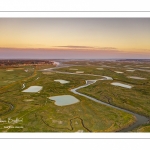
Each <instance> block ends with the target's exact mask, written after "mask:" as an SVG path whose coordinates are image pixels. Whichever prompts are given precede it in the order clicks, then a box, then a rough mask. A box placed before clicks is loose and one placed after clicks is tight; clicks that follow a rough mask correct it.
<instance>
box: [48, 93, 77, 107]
mask: <svg viewBox="0 0 150 150" xmlns="http://www.w3.org/2000/svg"><path fill="white" fill-rule="evenodd" d="M49 99H51V100H54V101H55V105H57V106H66V105H71V104H75V103H78V102H79V100H78V99H77V98H75V97H74V96H71V95H61V96H52V97H49Z"/></svg>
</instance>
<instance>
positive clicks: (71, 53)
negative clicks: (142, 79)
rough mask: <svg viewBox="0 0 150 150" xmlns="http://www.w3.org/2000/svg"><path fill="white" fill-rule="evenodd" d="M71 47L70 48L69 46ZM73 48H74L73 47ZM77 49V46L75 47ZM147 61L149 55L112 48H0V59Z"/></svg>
mask: <svg viewBox="0 0 150 150" xmlns="http://www.w3.org/2000/svg"><path fill="white" fill-rule="evenodd" d="M71 47H72V46H71ZM73 47H74V46H73ZM77 47H79V46H77ZM81 47H83V46H81ZM121 58H125V59H134V58H136V59H144V58H146V59H148V58H150V52H149V53H144V52H143V53H141V52H139V53H137V52H133V51H128V52H127V51H123V50H118V49H117V48H114V47H99V48H97V47H96V48H95V49H92V48H91V49H88V50H87V49H84V48H78V49H74V48H72V49H68V48H67V47H64V48H62V47H57V48H56V47H55V48H38V49H33V48H31V49H30V48H24V49H21V48H20V49H19V48H17V49H16V48H0V59H121Z"/></svg>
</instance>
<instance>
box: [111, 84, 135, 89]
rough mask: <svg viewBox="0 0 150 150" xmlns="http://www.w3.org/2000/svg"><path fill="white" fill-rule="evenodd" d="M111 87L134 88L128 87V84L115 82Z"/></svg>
mask: <svg viewBox="0 0 150 150" xmlns="http://www.w3.org/2000/svg"><path fill="white" fill-rule="evenodd" d="M111 85H115V86H121V87H124V88H128V89H131V88H132V86H131V85H127V84H123V83H119V82H113V83H111Z"/></svg>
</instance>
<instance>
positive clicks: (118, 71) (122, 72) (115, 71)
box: [114, 71, 123, 73]
mask: <svg viewBox="0 0 150 150" xmlns="http://www.w3.org/2000/svg"><path fill="white" fill-rule="evenodd" d="M114 72H116V73H123V72H121V71H114Z"/></svg>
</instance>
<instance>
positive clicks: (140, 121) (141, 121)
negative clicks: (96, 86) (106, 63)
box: [71, 78, 148, 132]
mask: <svg viewBox="0 0 150 150" xmlns="http://www.w3.org/2000/svg"><path fill="white" fill-rule="evenodd" d="M105 79H106V78H105ZM105 79H98V80H105ZM98 80H86V84H85V85H82V86H79V87H77V88H74V89H71V92H73V93H74V94H78V95H81V96H84V97H86V98H88V99H90V100H92V101H94V102H97V103H100V104H103V105H106V106H109V107H112V108H115V109H118V110H121V111H124V112H127V113H129V114H132V115H134V116H135V117H136V122H135V123H134V124H132V125H130V126H129V127H127V128H124V129H122V130H120V131H119V132H128V131H131V130H133V129H134V128H136V127H138V126H140V125H143V124H145V123H146V122H147V121H148V118H146V117H145V116H142V115H139V114H136V113H133V112H131V111H129V110H126V109H123V108H119V107H117V106H113V105H111V104H108V103H105V102H102V101H100V100H98V99H96V98H93V97H90V96H88V95H85V94H82V93H79V92H77V90H79V89H81V88H84V87H87V86H89V85H91V84H93V83H95V82H96V81H98ZM106 80H107V79H106Z"/></svg>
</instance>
